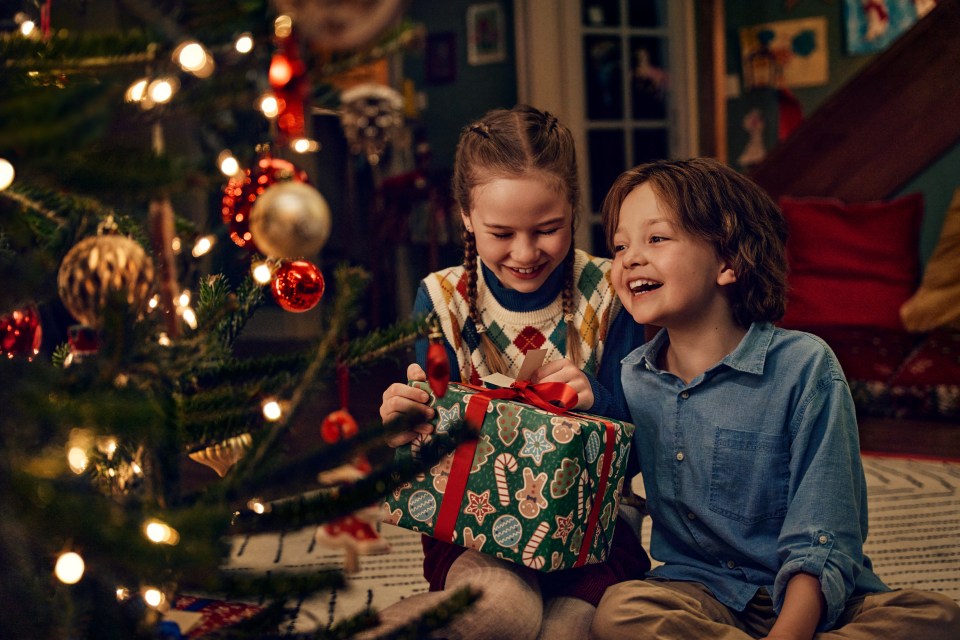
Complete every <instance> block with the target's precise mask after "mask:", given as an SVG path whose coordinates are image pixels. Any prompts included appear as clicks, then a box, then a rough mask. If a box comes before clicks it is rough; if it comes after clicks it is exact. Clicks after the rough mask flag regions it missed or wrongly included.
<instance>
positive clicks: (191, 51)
mask: <svg viewBox="0 0 960 640" xmlns="http://www.w3.org/2000/svg"><path fill="white" fill-rule="evenodd" d="M173 60H174V61H175V62H176V63H177V64H179V65H180V68H181V69H183V70H184V71H186V72H187V73H191V74H193V75H195V76H196V77H198V78H209V77H210V76H211V75H213V70H214V68H215V64H214V62H213V56H212V55H210V52H208V51H207V50H206V49H205V48H204V46H203V45H202V44H200V43H199V42H196V41H193V40H188V41H186V42H182V43H181V44H180V45H179V46H178V47H177V48H176V49H174V50H173Z"/></svg>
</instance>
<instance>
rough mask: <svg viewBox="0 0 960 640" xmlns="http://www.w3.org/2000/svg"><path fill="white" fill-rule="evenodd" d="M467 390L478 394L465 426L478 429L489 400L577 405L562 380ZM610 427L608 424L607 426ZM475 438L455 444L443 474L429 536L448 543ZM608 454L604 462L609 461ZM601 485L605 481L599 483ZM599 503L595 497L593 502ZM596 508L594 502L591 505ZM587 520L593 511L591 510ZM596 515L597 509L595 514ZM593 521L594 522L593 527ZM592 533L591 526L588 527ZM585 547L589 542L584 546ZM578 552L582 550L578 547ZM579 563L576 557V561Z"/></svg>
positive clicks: (561, 407)
mask: <svg viewBox="0 0 960 640" xmlns="http://www.w3.org/2000/svg"><path fill="white" fill-rule="evenodd" d="M460 386H461V387H466V388H468V389H476V390H477V391H478V392H479V393H476V394H474V395H473V396H471V397H470V400H469V401H468V402H467V412H466V416H465V418H466V422H467V426H468V427H469V428H470V429H472V430H473V431H474V433H479V432H480V427H481V425H482V424H483V418H484V416H485V415H486V414H487V406H489V404H490V401H491V400H520V401H522V402H526V403H527V404H532V405H533V406H535V407H538V408H540V409H543V410H545V411H549V412H551V413H556V414H564V413H567V412H568V411H569V410H570V409H572V408H573V407H575V406H576V405H577V398H578V397H577V392H576V391H574V390H573V387H571V386H570V385H567V384H565V383H563V382H539V383H536V384H535V383H532V382H528V381H526V380H518V381H517V382H514V383H513V385H511V386H510V387H503V388H501V389H486V388H484V387H478V386H474V385H470V384H464V385H460ZM609 428H610V429H612V426H609ZM607 441H608V443H607V446H608V448H610V449H611V450H612V444H611V442H610V441H611V438H610V435H609V431H608V435H607ZM476 450H477V441H476V439H471V440H469V441H467V442H462V443H460V444H459V445H457V449H456V451H455V452H454V454H453V463H452V465H451V467H450V475H448V476H447V487H446V490H445V491H444V492H443V498H441V500H440V509H439V511H438V513H437V525H436V527H434V529H433V537H434V538H438V539H440V540H443V541H445V542H450V541H452V540H453V528H454V526H455V525H456V522H457V516H458V515H459V514H460V507H461V506H462V504H463V498H464V494H465V493H466V489H467V480H468V479H469V478H470V469H471V468H472V467H473V457H474V455H475V454H476ZM609 458H610V456H609V455H608V456H607V458H606V459H605V462H604V464H605V465H608V464H609ZM602 486H605V483H603V484H602ZM597 502H599V500H598V501H597ZM594 511H596V504H595V505H594ZM590 517H591V519H592V520H594V521H595V520H596V519H595V518H593V513H592V512H591V516H590ZM597 517H599V512H598V513H597ZM595 526H596V522H594V527H595ZM590 532H592V529H590ZM592 538H593V536H592V534H591V535H590V536H585V537H584V540H585V541H587V540H591V539H592ZM587 546H589V544H588V545H587ZM580 553H581V555H582V554H583V550H582V549H581V552H580ZM578 562H579V560H578Z"/></svg>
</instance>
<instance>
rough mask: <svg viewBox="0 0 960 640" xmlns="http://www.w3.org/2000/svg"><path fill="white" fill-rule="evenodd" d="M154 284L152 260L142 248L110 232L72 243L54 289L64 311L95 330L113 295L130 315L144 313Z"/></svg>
mask: <svg viewBox="0 0 960 640" xmlns="http://www.w3.org/2000/svg"><path fill="white" fill-rule="evenodd" d="M153 283H154V271H153V261H152V260H151V259H150V256H149V255H147V252H146V251H144V250H143V247H141V246H140V244H139V243H137V242H136V241H135V240H132V239H130V238H128V237H126V236H121V235H119V234H117V233H112V232H104V233H101V234H100V235H96V236H91V237H89V238H84V239H83V240H81V241H80V242H78V243H77V244H75V245H74V246H73V248H71V249H70V251H68V252H67V255H66V256H64V258H63V262H61V263H60V270H59V272H58V273H57V290H58V292H59V294H60V299H61V300H62V301H63V304H64V306H65V307H66V308H67V311H69V312H70V314H71V315H72V316H73V317H74V318H76V319H77V321H78V322H80V323H81V324H85V325H87V326H90V327H93V328H95V329H99V328H100V323H101V321H102V320H103V318H102V317H101V314H102V311H103V309H104V307H106V306H107V303H108V302H109V301H110V299H111V298H112V297H114V296H117V295H119V296H120V297H121V298H122V299H123V300H124V301H125V302H126V303H127V305H129V307H130V310H131V311H132V312H133V313H135V314H137V315H139V314H141V313H143V312H144V311H145V310H146V307H147V302H148V301H149V300H150V296H151V294H152V291H153Z"/></svg>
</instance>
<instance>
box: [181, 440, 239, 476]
mask: <svg viewBox="0 0 960 640" xmlns="http://www.w3.org/2000/svg"><path fill="white" fill-rule="evenodd" d="M251 444H253V437H252V436H251V435H250V434H249V433H242V434H240V435H238V436H233V437H231V438H227V439H226V440H224V441H223V442H221V443H219V444H214V445H211V446H209V447H205V448H203V449H200V450H199V451H193V452H191V453H189V454H187V455H188V456H189V457H190V459H191V460H193V461H195V462H199V463H200V464H205V465H207V466H208V467H210V468H211V469H213V470H214V471H216V472H217V475H218V476H220V477H221V478H222V477H223V476H225V475H227V471H229V470H230V467H232V466H233V465H235V464H236V463H237V461H239V460H240V458H242V457H243V454H244V453H246V451H247V449H248V448H249V447H250V445H251Z"/></svg>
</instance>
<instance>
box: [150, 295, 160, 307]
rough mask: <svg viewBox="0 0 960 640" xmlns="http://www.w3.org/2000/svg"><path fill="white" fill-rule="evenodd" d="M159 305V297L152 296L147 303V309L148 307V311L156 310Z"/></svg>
mask: <svg viewBox="0 0 960 640" xmlns="http://www.w3.org/2000/svg"><path fill="white" fill-rule="evenodd" d="M159 304H160V296H153V297H152V298H150V301H149V302H147V307H149V308H150V309H156V308H157V306H159Z"/></svg>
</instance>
